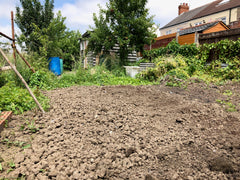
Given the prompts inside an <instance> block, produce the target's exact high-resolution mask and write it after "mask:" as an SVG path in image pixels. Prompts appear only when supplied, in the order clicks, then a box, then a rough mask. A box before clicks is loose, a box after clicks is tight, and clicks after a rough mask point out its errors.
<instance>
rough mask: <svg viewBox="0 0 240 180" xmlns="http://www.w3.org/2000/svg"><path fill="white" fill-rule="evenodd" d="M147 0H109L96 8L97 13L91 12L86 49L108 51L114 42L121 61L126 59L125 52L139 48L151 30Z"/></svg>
mask: <svg viewBox="0 0 240 180" xmlns="http://www.w3.org/2000/svg"><path fill="white" fill-rule="evenodd" d="M146 4H147V0H109V2H108V3H107V4H106V9H103V8H102V7H99V8H100V12H99V17H97V15H96V14H94V15H93V20H94V23H95V27H94V28H92V32H91V34H90V36H91V37H90V39H89V50H93V51H94V52H95V53H99V52H101V51H102V50H103V51H105V52H108V51H109V50H110V49H112V48H113V46H114V45H115V44H118V45H119V47H120V49H119V57H120V62H121V65H125V64H126V62H127V57H128V53H129V52H130V51H133V50H136V51H138V52H142V51H143V47H144V45H145V44H150V43H151V41H152V40H153V39H154V37H155V34H154V32H153V30H152V27H153V24H154V23H153V16H149V9H147V8H146Z"/></svg>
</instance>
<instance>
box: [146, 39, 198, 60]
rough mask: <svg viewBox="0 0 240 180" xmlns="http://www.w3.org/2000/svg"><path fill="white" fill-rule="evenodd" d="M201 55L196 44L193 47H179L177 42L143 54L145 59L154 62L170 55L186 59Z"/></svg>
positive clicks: (174, 41)
mask: <svg viewBox="0 0 240 180" xmlns="http://www.w3.org/2000/svg"><path fill="white" fill-rule="evenodd" d="M198 53H199V49H198V48H197V46H196V44H191V45H179V44H178V43H177V42H176V40H172V41H171V42H170V43H169V44H168V45H167V46H166V47H160V48H158V49H152V50H150V51H144V52H143V58H145V59H148V60H150V61H152V62H154V60H155V58H158V57H159V56H168V55H178V54H180V55H182V56H184V57H193V56H196V55H197V54H198Z"/></svg>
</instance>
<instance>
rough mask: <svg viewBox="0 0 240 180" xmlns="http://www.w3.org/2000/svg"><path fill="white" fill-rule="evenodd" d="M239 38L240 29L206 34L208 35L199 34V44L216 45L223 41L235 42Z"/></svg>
mask: <svg viewBox="0 0 240 180" xmlns="http://www.w3.org/2000/svg"><path fill="white" fill-rule="evenodd" d="M239 38H240V28H238V29H230V30H226V31H219V32H214V33H208V34H199V44H205V43H208V44H210V43H216V42H218V41H221V40H224V39H229V40H233V41H237V40H238V39H239Z"/></svg>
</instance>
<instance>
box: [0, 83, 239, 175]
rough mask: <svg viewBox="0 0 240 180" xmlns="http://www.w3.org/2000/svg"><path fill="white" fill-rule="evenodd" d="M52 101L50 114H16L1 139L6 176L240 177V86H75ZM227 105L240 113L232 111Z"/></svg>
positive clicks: (50, 93) (58, 92)
mask: <svg viewBox="0 0 240 180" xmlns="http://www.w3.org/2000/svg"><path fill="white" fill-rule="evenodd" d="M46 94H47V95H48V96H49V98H50V99H51V106H52V107H51V109H50V111H49V112H47V113H46V114H45V115H42V114H41V113H38V112H27V113H25V114H23V115H18V116H16V115H14V116H13V118H12V119H13V120H12V121H11V122H10V123H9V127H8V128H6V129H4V131H3V132H2V133H1V142H2V143H1V144H0V152H3V153H1V158H2V162H1V164H2V167H3V171H2V172H1V177H5V178H17V177H26V178H27V179H237V178H239V177H240V164H239V162H240V140H239V134H240V119H239V117H240V113H239V109H240V108H239V104H240V98H239V96H240V84H239V83H238V84H228V85H225V86H215V85H206V84H204V83H193V82H190V83H189V84H188V87H187V89H181V88H171V87H166V86H164V85H159V86H136V87H135V86H99V87H96V86H90V87H71V88H65V89H57V90H53V91H48V92H46ZM221 102H231V103H232V104H235V107H234V108H233V110H232V111H228V105H229V104H227V103H221ZM30 122H32V123H30ZM6 139H7V140H8V142H10V141H11V142H25V143H26V144H25V146H21V147H19V144H18V147H16V145H14V144H9V143H6ZM4 140H5V141H4ZM27 144H31V146H27ZM10 162H11V163H10ZM13 163H14V166H13ZM10 165H11V166H12V167H11V166H10ZM10 168H11V170H10V171H9V169H10Z"/></svg>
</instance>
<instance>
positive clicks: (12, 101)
mask: <svg viewBox="0 0 240 180" xmlns="http://www.w3.org/2000/svg"><path fill="white" fill-rule="evenodd" d="M34 94H35V95H36V96H37V98H38V100H39V101H40V103H41V104H42V106H43V108H44V109H45V110H46V109H47V108H48V107H49V102H48V99H47V98H46V97H44V96H43V95H42V94H41V93H40V92H39V91H38V90H35V91H34ZM35 107H36V104H35V102H34V100H33V99H32V97H31V96H30V94H29V93H28V91H27V90H26V89H22V88H20V87H17V86H16V84H15V83H14V82H9V83H7V84H5V85H4V86H3V87H1V88H0V111H13V112H14V113H15V114H19V113H23V112H24V111H28V110H31V109H33V108H35Z"/></svg>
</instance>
